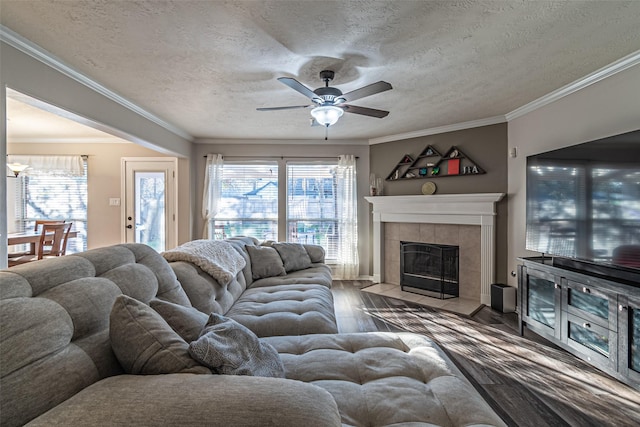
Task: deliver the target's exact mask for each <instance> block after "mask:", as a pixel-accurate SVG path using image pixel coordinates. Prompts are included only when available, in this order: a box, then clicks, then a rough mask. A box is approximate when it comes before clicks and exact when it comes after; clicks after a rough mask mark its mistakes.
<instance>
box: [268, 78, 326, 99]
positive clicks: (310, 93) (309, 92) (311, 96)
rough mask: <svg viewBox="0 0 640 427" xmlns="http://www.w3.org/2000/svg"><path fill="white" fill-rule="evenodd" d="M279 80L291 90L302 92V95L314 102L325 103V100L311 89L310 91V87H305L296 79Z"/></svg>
mask: <svg viewBox="0 0 640 427" xmlns="http://www.w3.org/2000/svg"><path fill="white" fill-rule="evenodd" d="M278 80H279V81H280V82H282V83H284V84H286V85H287V86H289V87H290V88H291V89H293V90H295V91H297V92H300V93H301V94H303V95H304V96H306V97H307V98H309V99H311V100H312V101H314V100H318V101H323V99H322V98H320V97H319V96H318V95H316V94H315V93H314V92H313V91H312V90H311V89H309V88H308V87H306V86H305V85H303V84H302V83H300V82H299V81H297V80H296V79H292V78H291V77H278Z"/></svg>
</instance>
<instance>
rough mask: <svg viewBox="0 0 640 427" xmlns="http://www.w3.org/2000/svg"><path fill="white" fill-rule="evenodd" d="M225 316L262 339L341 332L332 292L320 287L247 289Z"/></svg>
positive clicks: (300, 286)
mask: <svg viewBox="0 0 640 427" xmlns="http://www.w3.org/2000/svg"><path fill="white" fill-rule="evenodd" d="M225 316H227V317H230V318H232V319H233V320H235V321H236V322H238V323H241V324H243V325H244V326H246V327H247V328H249V329H251V330H252V331H253V332H254V333H255V334H256V335H257V336H259V337H265V336H276V335H303V334H315V333H321V334H332V333H337V332H338V328H337V326H336V317H335V314H334V312H333V296H332V294H331V290H330V289H329V288H328V287H326V286H324V285H320V284H318V285H309V284H299V285H274V286H268V287H257V288H251V289H247V290H246V291H245V292H244V293H243V294H242V296H241V297H240V298H239V299H238V300H237V301H236V302H235V304H234V305H233V306H232V307H231V309H229V311H228V312H227V313H226V314H225Z"/></svg>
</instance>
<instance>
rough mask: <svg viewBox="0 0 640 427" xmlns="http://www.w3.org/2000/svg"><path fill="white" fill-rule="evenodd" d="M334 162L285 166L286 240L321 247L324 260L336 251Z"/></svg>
mask: <svg viewBox="0 0 640 427" xmlns="http://www.w3.org/2000/svg"><path fill="white" fill-rule="evenodd" d="M336 166H337V163H335V162H334V163H331V164H317V163H311V164H310V163H297V162H296V163H293V162H291V163H287V241H288V242H297V243H310V244H316V245H321V246H322V247H323V248H324V249H325V252H326V254H325V258H326V259H327V260H335V259H336V258H337V250H338V221H337V215H336V212H337V198H336V193H337V191H336V190H337V188H336V174H335V168H336Z"/></svg>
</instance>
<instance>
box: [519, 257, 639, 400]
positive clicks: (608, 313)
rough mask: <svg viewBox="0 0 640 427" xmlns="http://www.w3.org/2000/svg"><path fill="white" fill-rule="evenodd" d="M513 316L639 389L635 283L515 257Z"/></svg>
mask: <svg viewBox="0 0 640 427" xmlns="http://www.w3.org/2000/svg"><path fill="white" fill-rule="evenodd" d="M519 261H520V262H521V264H520V265H519V266H518V300H519V301H518V305H519V310H518V317H519V322H518V324H519V329H520V331H519V332H520V335H522V334H523V332H524V327H525V326H526V327H527V329H529V330H531V331H533V332H535V333H537V334H539V335H541V336H543V337H545V338H546V339H548V340H549V341H551V342H553V343H554V344H556V345H558V346H559V347H561V348H563V349H565V350H567V351H568V352H570V353H572V354H574V355H575V356H577V357H579V358H581V359H583V360H585V361H587V362H588V363H590V364H592V365H593V366H595V367H597V368H598V369H601V370H602V371H604V372H606V373H608V374H610V375H612V376H613V377H615V378H617V379H619V380H620V381H622V382H624V383H626V384H628V385H630V386H632V387H634V388H635V389H639V390H640V283H638V286H633V284H624V283H620V282H617V281H612V280H608V279H605V278H602V277H595V276H594V275H590V274H585V273H581V272H577V271H573V270H569V269H566V268H562V267H557V266H554V265H552V258H549V257H547V258H519Z"/></svg>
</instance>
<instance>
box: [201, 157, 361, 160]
mask: <svg viewBox="0 0 640 427" xmlns="http://www.w3.org/2000/svg"><path fill="white" fill-rule="evenodd" d="M202 157H204V158H206V157H207V156H202ZM225 157H229V158H232V159H233V158H238V159H239V158H248V159H256V160H262V159H282V160H284V159H337V158H338V156H331V157H321V156H320V157H318V156H222V158H223V159H224V158H225ZM359 158H360V157H359V156H356V159H359Z"/></svg>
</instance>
